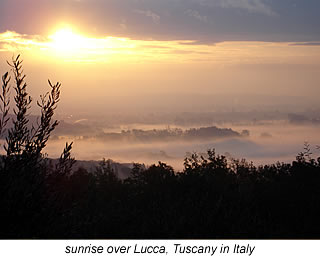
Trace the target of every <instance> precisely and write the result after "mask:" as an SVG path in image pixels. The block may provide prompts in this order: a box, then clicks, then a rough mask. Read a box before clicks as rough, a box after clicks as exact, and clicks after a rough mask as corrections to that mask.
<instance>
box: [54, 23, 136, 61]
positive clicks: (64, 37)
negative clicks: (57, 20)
mask: <svg viewBox="0 0 320 260" xmlns="http://www.w3.org/2000/svg"><path fill="white" fill-rule="evenodd" d="M49 40H50V43H49V46H50V47H51V49H52V50H53V51H54V52H55V54H56V55H60V56H63V57H65V58H72V59H74V58H75V59H77V60H97V59H98V58H102V57H104V58H108V59H110V55H113V54H118V55H119V54H122V55H125V54H128V51H129V50H130V49H132V48H135V47H136V46H135V44H133V43H132V42H130V41H129V40H128V39H125V38H117V37H104V38H93V37H86V36H84V35H81V34H78V33H75V32H74V31H73V30H72V29H71V28H69V27H65V28H61V29H59V30H57V31H56V32H55V33H54V34H52V35H50V36H49Z"/></svg>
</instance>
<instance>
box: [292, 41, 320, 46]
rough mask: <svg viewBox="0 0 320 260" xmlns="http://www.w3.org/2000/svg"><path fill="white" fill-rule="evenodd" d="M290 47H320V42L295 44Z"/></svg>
mask: <svg viewBox="0 0 320 260" xmlns="http://www.w3.org/2000/svg"><path fill="white" fill-rule="evenodd" d="M290 46H320V42H295V43H291V44H290Z"/></svg>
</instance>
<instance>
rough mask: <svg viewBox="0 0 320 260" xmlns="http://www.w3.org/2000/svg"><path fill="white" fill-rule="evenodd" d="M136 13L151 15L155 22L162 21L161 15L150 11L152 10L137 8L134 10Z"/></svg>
mask: <svg viewBox="0 0 320 260" xmlns="http://www.w3.org/2000/svg"><path fill="white" fill-rule="evenodd" d="M133 11H134V12H135V13H137V14H142V15H145V16H146V17H151V19H152V21H153V23H155V24H159V23H160V15H158V14H156V13H154V12H152V11H150V10H138V9H135V10H133Z"/></svg>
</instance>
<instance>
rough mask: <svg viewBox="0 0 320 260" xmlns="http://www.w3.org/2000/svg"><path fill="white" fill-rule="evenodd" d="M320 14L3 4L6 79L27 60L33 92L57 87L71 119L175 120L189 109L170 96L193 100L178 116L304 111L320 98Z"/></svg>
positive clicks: (160, 2)
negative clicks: (220, 98)
mask: <svg viewBox="0 0 320 260" xmlns="http://www.w3.org/2000/svg"><path fill="white" fill-rule="evenodd" d="M319 10H320V1H318V0H121V1H119V0H41V1H38V0H37V1H36V0H1V2H0V59H1V61H0V72H1V74H3V73H4V72H5V71H6V70H7V69H8V68H7V66H6V62H5V61H6V60H7V59H10V58H11V56H12V55H17V54H18V53H20V54H22V57H23V59H24V60H25V72H26V73H27V76H28V78H27V79H28V82H29V83H30V84H29V85H30V87H31V89H30V92H31V93H32V94H34V95H38V94H39V93H43V92H44V91H45V90H46V87H45V85H46V79H47V78H50V79H51V80H52V81H61V82H62V84H63V99H62V104H61V106H62V107H63V108H65V109H66V110H65V111H68V109H72V108H73V110H77V111H82V112H83V111H86V110H90V111H91V110H92V111H97V110H101V109H102V110H103V109H110V108H111V107H113V108H114V110H117V109H120V108H121V107H122V108H124V109H133V108H135V107H140V108H142V109H143V108H144V107H147V109H151V110H152V109H156V108H158V109H160V110H161V109H164V108H166V109H167V110H170V109H174V108H176V107H179V105H183V104H184V105H185V103H186V102H183V101H181V100H180V101H179V102H177V104H173V103H174V102H170V104H168V105H166V102H164V101H165V100H168V98H167V97H168V96H170V97H171V98H172V97H174V98H177V97H178V96H183V95H195V94H197V95H198V96H197V97H198V98H196V99H195V100H193V101H194V102H192V106H191V105H190V106H189V107H188V106H183V108H181V109H180V110H193V109H194V107H195V106H197V105H202V107H203V110H206V109H207V110H209V109H211V108H210V107H209V106H208V107H207V108H206V107H205V105H204V104H203V102H202V101H201V95H217V94H227V95H228V94H231V93H232V94H234V93H236V94H243V95H245V94H248V93H250V94H260V95H273V96H274V95H278V96H284V97H286V96H301V97H303V98H304V100H306V102H305V103H306V104H308V103H310V102H309V101H308V98H310V100H313V101H314V100H315V97H316V96H319V95H320V91H319V81H320V73H319V69H320V19H319V14H318V11H319ZM150 99H152V100H151V101H150ZM239 102H240V103H241V100H240V101H237V102H236V103H239ZM246 102H247V101H246ZM283 102H284V103H285V102H286V100H285V99H284V101H283ZM128 104H130V105H128ZM225 104H226V106H228V105H230V106H231V105H232V104H233V105H234V104H235V102H234V100H228V99H227V98H226V99H225Z"/></svg>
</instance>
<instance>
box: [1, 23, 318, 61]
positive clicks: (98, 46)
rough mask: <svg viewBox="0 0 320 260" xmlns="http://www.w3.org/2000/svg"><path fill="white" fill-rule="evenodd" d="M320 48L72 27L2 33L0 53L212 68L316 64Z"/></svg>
mask: <svg viewBox="0 0 320 260" xmlns="http://www.w3.org/2000/svg"><path fill="white" fill-rule="evenodd" d="M319 49H320V46H296V45H292V44H290V43H268V42H222V43H217V44H215V45H196V44H193V43H192V41H154V40H148V41H144V40H132V39H128V38H117V37H111V36H108V37H102V38H94V37H87V36H85V35H82V34H81V33H78V32H75V31H74V30H73V29H72V28H71V27H61V28H58V29H57V30H56V31H55V32H54V33H52V34H51V35H49V36H47V37H41V36H34V35H24V34H18V33H16V32H11V31H7V32H4V33H0V51H2V52H11V53H23V54H25V53H26V52H28V53H29V54H30V55H32V56H33V57H41V58H46V59H53V60H55V61H57V60H58V61H64V62H87V63H110V62H112V63H114V62H116V63H117V62H120V63H122V62H126V63H132V62H133V63H137V62H138V63H141V62H156V63H161V62H170V63H182V62H183V63H186V62H191V63H199V62H202V63H214V64H225V65H227V64H273V63H277V64H279V63H280V64H286V63H298V64H318V63H319V60H320V52H319Z"/></svg>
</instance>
